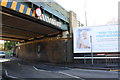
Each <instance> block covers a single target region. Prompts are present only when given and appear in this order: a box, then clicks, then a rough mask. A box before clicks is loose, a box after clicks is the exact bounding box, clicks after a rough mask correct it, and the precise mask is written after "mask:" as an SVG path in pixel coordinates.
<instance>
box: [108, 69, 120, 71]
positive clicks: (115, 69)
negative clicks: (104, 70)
mask: <svg viewBox="0 0 120 80" xmlns="http://www.w3.org/2000/svg"><path fill="white" fill-rule="evenodd" d="M110 71H120V69H118V70H117V69H115V70H110Z"/></svg>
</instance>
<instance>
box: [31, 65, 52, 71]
mask: <svg viewBox="0 0 120 80" xmlns="http://www.w3.org/2000/svg"><path fill="white" fill-rule="evenodd" d="M33 68H34V69H35V70H37V71H44V72H51V71H47V70H41V69H37V68H36V67H35V66H33Z"/></svg>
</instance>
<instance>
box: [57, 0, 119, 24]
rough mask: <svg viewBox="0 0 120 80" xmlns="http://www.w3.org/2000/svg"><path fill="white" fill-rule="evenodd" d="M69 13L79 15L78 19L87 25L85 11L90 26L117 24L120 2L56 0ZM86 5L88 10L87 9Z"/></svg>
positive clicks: (107, 0)
mask: <svg viewBox="0 0 120 80" xmlns="http://www.w3.org/2000/svg"><path fill="white" fill-rule="evenodd" d="M55 1H56V2H58V4H60V5H61V6H62V7H64V8H65V9H66V10H68V11H70V10H71V11H73V12H75V13H76V14H77V19H78V20H79V21H80V22H81V23H82V24H85V11H86V17H87V25H88V26H96V25H106V24H111V23H117V20H118V2H119V1H120V0H55ZM85 3H86V8H85Z"/></svg>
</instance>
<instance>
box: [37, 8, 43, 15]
mask: <svg viewBox="0 0 120 80" xmlns="http://www.w3.org/2000/svg"><path fill="white" fill-rule="evenodd" d="M36 15H37V16H38V17H40V16H41V15H42V12H41V9H40V8H36Z"/></svg>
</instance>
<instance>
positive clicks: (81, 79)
mask: <svg viewBox="0 0 120 80" xmlns="http://www.w3.org/2000/svg"><path fill="white" fill-rule="evenodd" d="M58 73H61V74H64V75H67V76H70V77H73V78H77V79H81V80H85V79H82V78H80V77H78V76H74V75H71V74H68V73H64V72H58Z"/></svg>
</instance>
